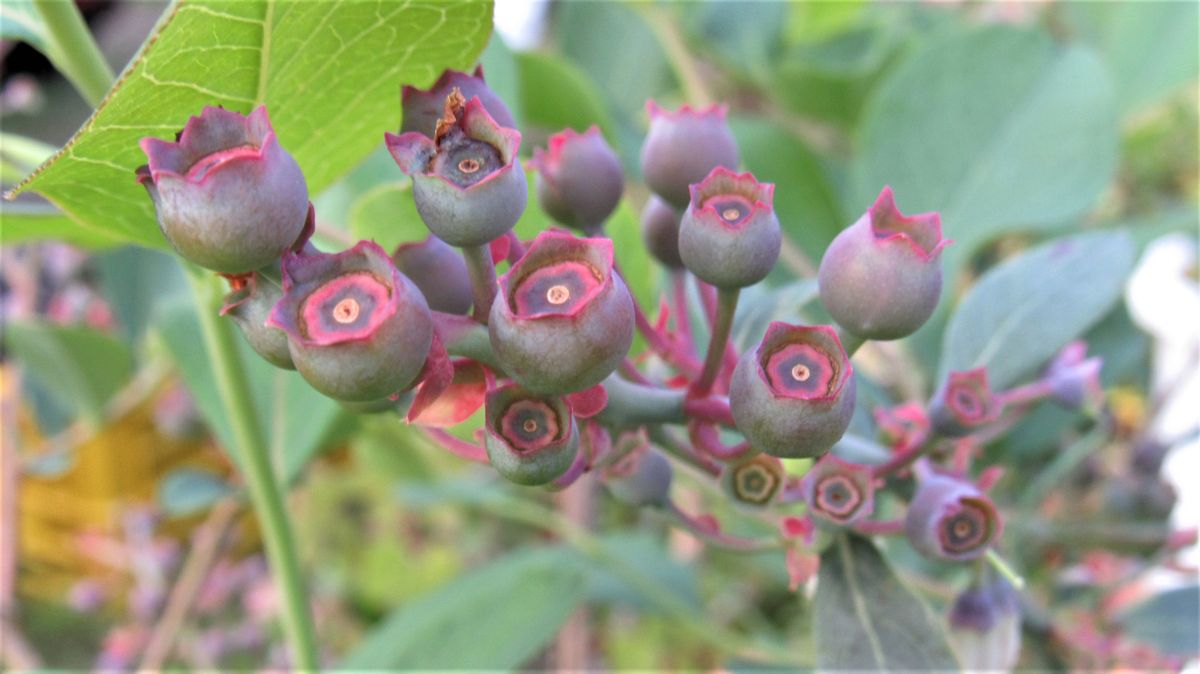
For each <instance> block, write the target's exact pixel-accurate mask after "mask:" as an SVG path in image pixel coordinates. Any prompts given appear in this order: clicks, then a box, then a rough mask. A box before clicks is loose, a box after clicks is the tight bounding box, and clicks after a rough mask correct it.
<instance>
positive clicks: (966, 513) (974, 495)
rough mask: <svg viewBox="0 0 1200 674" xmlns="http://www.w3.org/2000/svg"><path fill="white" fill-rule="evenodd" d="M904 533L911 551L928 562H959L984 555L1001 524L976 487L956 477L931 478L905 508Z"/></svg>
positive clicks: (992, 508)
mask: <svg viewBox="0 0 1200 674" xmlns="http://www.w3.org/2000/svg"><path fill="white" fill-rule="evenodd" d="M904 529H905V533H906V534H907V535H908V541H909V543H911V544H912V546H913V548H915V549H916V550H917V552H920V553H921V554H922V555H925V556H926V557H929V558H931V559H948V560H952V561H958V562H963V561H967V560H971V559H976V558H978V557H980V556H982V555H983V554H984V553H985V552H987V550H988V548H989V547H991V545H992V543H993V542H994V541H995V540H996V539H997V538H999V537H1000V532H1001V530H1002V529H1003V523H1002V522H1001V519H1000V514H999V512H997V510H996V506H995V505H993V504H992V501H991V499H989V498H988V497H987V496H986V495H985V494H984V493H983V492H981V491H980V490H979V488H978V487H976V486H975V485H973V484H971V483H970V482H967V481H966V480H962V479H959V478H956V477H952V476H949V475H941V474H936V473H935V474H931V475H929V476H927V477H926V478H925V479H923V480H922V481H921V484H920V486H919V487H918V488H917V493H916V495H914V496H913V500H912V502H911V503H909V505H908V513H907V515H906V516H905V520H904Z"/></svg>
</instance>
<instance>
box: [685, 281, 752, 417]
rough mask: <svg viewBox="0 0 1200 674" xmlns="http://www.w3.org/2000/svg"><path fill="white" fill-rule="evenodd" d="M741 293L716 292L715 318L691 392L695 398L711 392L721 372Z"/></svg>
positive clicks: (724, 289) (738, 290)
mask: <svg viewBox="0 0 1200 674" xmlns="http://www.w3.org/2000/svg"><path fill="white" fill-rule="evenodd" d="M741 292H742V290H741V288H734V289H733V290H729V289H727V288H721V289H720V290H718V291H717V317H716V320H714V321H713V327H712V336H711V338H710V339H709V341H708V353H707V354H706V355H705V356H704V369H703V370H702V371H701V372H700V379H698V380H697V381H696V385H695V387H694V390H693V394H694V395H695V396H697V397H703V396H705V395H707V394H708V392H709V391H711V390H712V385H713V382H715V381H716V380H717V373H718V372H720V371H721V363H723V362H724V361H725V345H726V344H728V343H729V331H730V330H731V329H732V328H733V314H734V313H735V312H736V311H737V303H738V295H740V294H741Z"/></svg>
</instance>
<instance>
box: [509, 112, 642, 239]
mask: <svg viewBox="0 0 1200 674" xmlns="http://www.w3.org/2000/svg"><path fill="white" fill-rule="evenodd" d="M529 164H530V166H532V167H533V168H534V169H536V170H537V173H538V175H537V196H538V202H539V203H540V204H541V205H542V209H543V210H545V211H546V213H548V214H549V215H550V217H552V218H554V220H555V221H557V222H559V223H561V224H563V225H566V226H567V227H573V228H575V229H578V230H581V231H584V232H589V233H590V232H594V231H596V230H597V229H599V227H600V226H601V225H603V224H604V221H605V220H607V219H608V216H609V215H612V212H613V211H614V210H616V208H617V204H618V203H620V201H621V192H623V191H624V189H625V173H624V171H623V170H622V169H621V160H620V159H619V158H618V157H617V153H616V152H613V149H612V148H611V147H609V146H608V143H607V142H605V140H604V136H603V135H602V134H601V133H600V129H599V127H596V126H592V127H591V128H589V129H588V130H587V131H585V132H584V133H577V132H576V131H575V130H573V129H566V130H565V131H562V132H559V133H556V134H554V135H553V136H550V140H549V143H548V149H547V150H545V151H543V150H542V149H541V148H534V150H533V159H532V160H531V161H530V162H529Z"/></svg>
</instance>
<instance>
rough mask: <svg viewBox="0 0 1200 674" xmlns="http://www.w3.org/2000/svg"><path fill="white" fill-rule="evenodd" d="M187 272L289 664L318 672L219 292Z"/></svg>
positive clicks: (274, 486) (292, 550)
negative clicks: (271, 579)
mask: <svg viewBox="0 0 1200 674" xmlns="http://www.w3.org/2000/svg"><path fill="white" fill-rule="evenodd" d="M189 271H190V273H189V274H188V278H189V280H190V281H191V285H192V293H193V295H194V297H195V300H196V313H197V317H198V318H199V320H200V332H201V335H202V336H203V339H204V348H205V350H206V351H207V352H208V357H209V360H210V362H211V363H212V366H213V369H214V374H215V375H216V381H217V393H218V394H219V396H220V398H221V403H222V406H223V407H224V408H225V414H226V416H228V417H229V422H230V426H231V427H232V430H233V438H234V443H235V444H236V445H237V447H236V448H230V449H233V450H234V451H236V452H237V453H238V455H239V456H240V458H241V461H240V466H241V468H242V470H244V471H245V478H246V488H247V491H248V492H249V494H250V502H251V504H252V505H253V506H254V513H255V515H256V516H257V517H258V520H259V526H260V528H261V530H262V536H263V543H264V547H265V548H266V553H267V560H268V561H269V562H270V566H271V571H272V573H273V576H274V581H275V587H276V590H277V591H278V593H279V596H280V599H281V601H282V612H283V615H282V621H283V630H284V633H285V634H286V635H287V640H288V643H289V645H290V647H291V653H292V664H293V666H294V667H296V669H297V670H299V671H316V670H317V647H316V636H315V631H314V629H313V622H312V615H311V613H310V612H309V609H308V593H307V592H306V591H305V588H304V581H303V579H302V578H301V576H300V565H299V562H298V561H297V556H296V545H295V541H294V540H293V538H292V531H291V527H290V526H289V523H288V519H287V514H286V513H285V511H284V504H283V495H282V493H281V492H280V489H279V484H278V483H277V482H276V481H275V473H274V471H273V470H272V468H271V457H270V455H269V454H268V449H267V445H266V443H265V442H264V440H263V434H262V429H261V428H259V424H258V417H257V416H256V414H255V408H254V400H253V398H252V397H251V395H250V386H249V382H248V381H247V380H246V375H245V369H244V367H243V364H242V362H241V359H240V358H239V357H238V352H237V344H236V343H235V341H234V339H235V338H234V334H233V330H232V323H230V322H229V321H223V320H221V319H220V317H219V316H218V314H217V311H218V308H219V306H220V303H221V293H220V292H219V290H218V288H217V286H216V284H215V283H213V282H212V281H210V280H208V279H206V278H205V276H207V274H205V273H204V272H202V271H200V270H198V269H196V268H194V267H191V268H189ZM213 278H215V277H213Z"/></svg>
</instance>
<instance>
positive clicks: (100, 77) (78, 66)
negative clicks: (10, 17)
mask: <svg viewBox="0 0 1200 674" xmlns="http://www.w3.org/2000/svg"><path fill="white" fill-rule="evenodd" d="M33 5H34V7H36V8H37V11H38V14H40V15H41V17H42V21H43V22H45V24H46V31H47V32H48V34H49V38H50V44H51V47H50V48H48V49H47V52H48V53H47V54H46V56H47V57H49V58H50V60H51V61H53V62H54V66H55V67H56V68H58V70H59V71H60V72H61V73H62V74H63V75H64V76H65V77H66V78H67V79H68V80H70V81H71V84H73V85H75V88H76V89H77V90H79V93H80V94H81V95H82V96H83V97H84V99H86V100H87V102H88V104H89V105H91V106H92V107H96V106H98V105H100V101H102V100H104V95H105V94H107V93H108V88H109V87H110V86H112V82H113V72H112V69H111V68H109V67H108V62H107V61H105V60H104V54H102V53H101V52H100V47H99V46H97V45H96V40H95V38H94V37H92V33H91V31H89V30H88V27H87V23H85V22H84V20H83V15H81V14H80V13H79V8H77V7H76V6H75V3H74V2H73V0H33Z"/></svg>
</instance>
